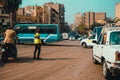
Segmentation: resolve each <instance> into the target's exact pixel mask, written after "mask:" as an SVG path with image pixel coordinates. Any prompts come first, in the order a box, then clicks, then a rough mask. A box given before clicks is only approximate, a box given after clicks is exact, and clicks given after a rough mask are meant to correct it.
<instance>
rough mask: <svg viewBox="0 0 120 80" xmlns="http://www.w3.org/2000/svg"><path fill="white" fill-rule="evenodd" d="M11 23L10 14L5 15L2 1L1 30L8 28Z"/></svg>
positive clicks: (0, 4) (0, 10)
mask: <svg viewBox="0 0 120 80" xmlns="http://www.w3.org/2000/svg"><path fill="white" fill-rule="evenodd" d="M9 22H10V18H9V14H6V13H5V10H4V9H3V4H2V1H0V29H2V28H3V27H6V25H7V24H9Z"/></svg>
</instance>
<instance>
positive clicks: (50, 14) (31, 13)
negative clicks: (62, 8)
mask: <svg viewBox="0 0 120 80" xmlns="http://www.w3.org/2000/svg"><path fill="white" fill-rule="evenodd" d="M57 16H58V12H57V11H56V10H54V9H53V8H51V7H47V6H44V5H43V6H26V7H24V8H19V9H18V11H17V22H19V23H20V22H21V23H42V24H56V23H58V19H57Z"/></svg>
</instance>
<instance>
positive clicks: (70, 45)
mask: <svg viewBox="0 0 120 80" xmlns="http://www.w3.org/2000/svg"><path fill="white" fill-rule="evenodd" d="M44 46H66V47H80V45H72V44H69V45H65V44H47V45H44Z"/></svg>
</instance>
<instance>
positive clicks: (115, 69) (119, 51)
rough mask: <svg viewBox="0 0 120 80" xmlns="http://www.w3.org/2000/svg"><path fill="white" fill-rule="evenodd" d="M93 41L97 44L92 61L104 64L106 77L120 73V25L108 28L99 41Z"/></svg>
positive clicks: (94, 47)
mask: <svg viewBox="0 0 120 80" xmlns="http://www.w3.org/2000/svg"><path fill="white" fill-rule="evenodd" d="M104 34H105V35H106V39H104ZM103 40H106V41H103ZM93 42H94V43H96V44H95V45H94V46H93V51H92V61H93V63H94V64H97V63H100V64H102V66H103V69H102V70H103V75H104V77H105V78H106V79H109V78H111V77H113V76H115V75H118V74H119V75H120V27H109V28H107V29H106V30H105V31H104V32H103V33H101V35H100V36H99V39H98V41H97V42H96V41H93Z"/></svg>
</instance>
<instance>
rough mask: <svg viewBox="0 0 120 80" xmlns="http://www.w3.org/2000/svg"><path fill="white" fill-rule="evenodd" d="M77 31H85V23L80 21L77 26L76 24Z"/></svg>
mask: <svg viewBox="0 0 120 80" xmlns="http://www.w3.org/2000/svg"><path fill="white" fill-rule="evenodd" d="M76 29H77V31H78V32H79V33H83V32H84V31H85V24H84V23H80V24H79V25H78V26H77V28H76Z"/></svg>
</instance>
